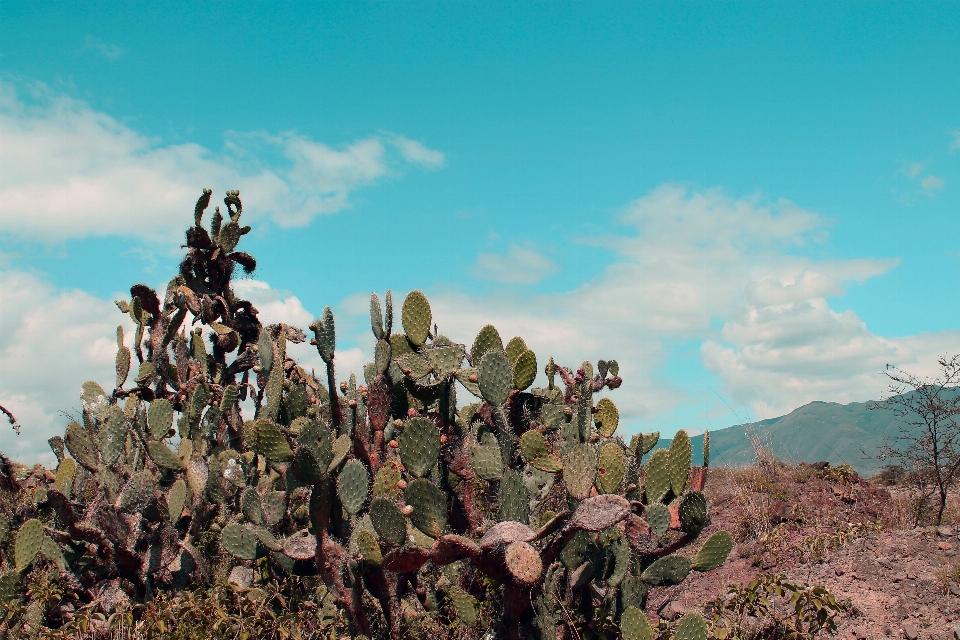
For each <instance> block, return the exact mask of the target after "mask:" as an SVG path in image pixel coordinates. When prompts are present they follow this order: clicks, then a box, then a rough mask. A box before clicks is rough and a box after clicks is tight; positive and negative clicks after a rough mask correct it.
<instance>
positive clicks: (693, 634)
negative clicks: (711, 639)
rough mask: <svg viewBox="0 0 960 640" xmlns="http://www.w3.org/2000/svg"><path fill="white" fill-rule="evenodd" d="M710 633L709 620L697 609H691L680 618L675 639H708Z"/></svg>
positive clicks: (674, 635) (674, 633)
mask: <svg viewBox="0 0 960 640" xmlns="http://www.w3.org/2000/svg"><path fill="white" fill-rule="evenodd" d="M708 633H709V630H708V629H707V621H706V620H704V619H703V616H701V615H700V614H699V613H697V612H696V611H691V612H690V613H688V614H686V615H685V616H683V617H682V618H680V623H679V624H677V629H676V630H675V631H674V632H673V640H707V636H708Z"/></svg>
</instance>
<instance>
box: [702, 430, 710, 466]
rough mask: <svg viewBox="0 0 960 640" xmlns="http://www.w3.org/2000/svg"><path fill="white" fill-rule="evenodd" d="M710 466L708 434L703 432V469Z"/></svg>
mask: <svg viewBox="0 0 960 640" xmlns="http://www.w3.org/2000/svg"><path fill="white" fill-rule="evenodd" d="M709 466H710V432H709V431H704V432H703V468H704V469H706V468H707V467H709Z"/></svg>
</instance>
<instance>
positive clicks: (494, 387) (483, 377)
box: [480, 349, 513, 406]
mask: <svg viewBox="0 0 960 640" xmlns="http://www.w3.org/2000/svg"><path fill="white" fill-rule="evenodd" d="M512 389H513V373H512V371H511V369H510V362H509V361H507V356H506V354H504V353H503V351H499V350H496V349H492V350H490V351H488V352H487V353H486V354H484V356H483V359H482V360H481V361H480V395H481V396H483V399H484V400H486V401H487V402H489V403H490V404H492V405H496V406H500V405H502V404H503V403H504V402H506V401H507V397H509V395H510V391H511V390H512Z"/></svg>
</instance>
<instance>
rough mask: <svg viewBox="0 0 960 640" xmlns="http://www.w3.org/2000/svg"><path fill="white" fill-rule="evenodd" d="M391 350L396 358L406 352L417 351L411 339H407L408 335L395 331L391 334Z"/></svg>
mask: <svg viewBox="0 0 960 640" xmlns="http://www.w3.org/2000/svg"><path fill="white" fill-rule="evenodd" d="M390 352H391V354H392V356H391V357H392V358H393V359H394V360H396V359H397V358H399V357H400V356H402V355H404V354H407V353H415V352H414V349H413V346H412V345H411V344H410V341H409V340H407V336H405V335H403V334H402V333H395V334H393V335H392V336H390Z"/></svg>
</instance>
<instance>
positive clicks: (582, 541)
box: [560, 530, 594, 571]
mask: <svg viewBox="0 0 960 640" xmlns="http://www.w3.org/2000/svg"><path fill="white" fill-rule="evenodd" d="M593 539H594V534H593V533H590V532H589V531H583V530H580V531H577V532H576V533H575V534H573V537H572V538H570V541H569V542H568V543H567V544H566V546H565V547H564V548H563V551H561V552H560V562H562V563H563V566H565V567H566V568H567V569H569V570H570V571H573V570H574V569H576V568H577V567H579V566H580V565H581V564H583V561H584V560H586V555H587V547H588V546H589V545H590V544H591V543H592V542H593Z"/></svg>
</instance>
